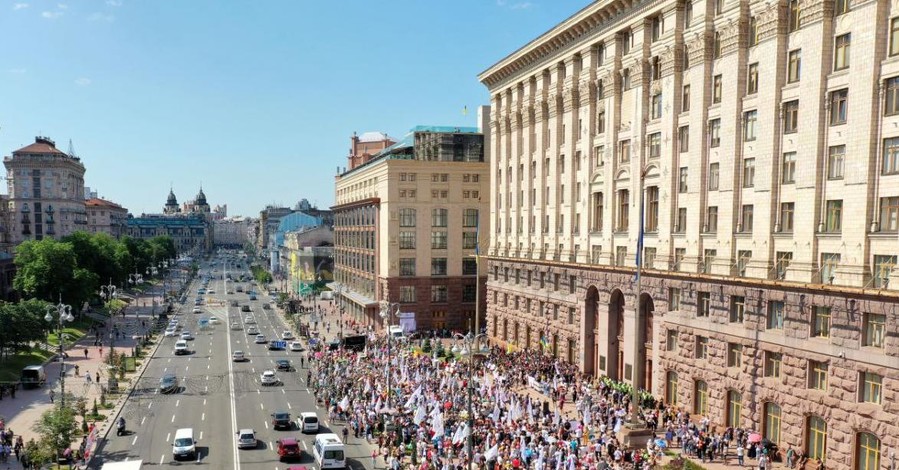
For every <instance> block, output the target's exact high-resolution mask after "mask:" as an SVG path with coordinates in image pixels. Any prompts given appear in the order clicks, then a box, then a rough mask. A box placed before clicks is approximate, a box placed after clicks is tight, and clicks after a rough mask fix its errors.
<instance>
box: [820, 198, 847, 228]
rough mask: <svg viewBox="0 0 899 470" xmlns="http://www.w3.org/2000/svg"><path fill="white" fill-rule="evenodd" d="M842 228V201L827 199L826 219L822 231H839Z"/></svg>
mask: <svg viewBox="0 0 899 470" xmlns="http://www.w3.org/2000/svg"><path fill="white" fill-rule="evenodd" d="M842 228H843V201H841V200H835V201H827V221H826V223H825V224H824V231H825V232H827V233H839V232H840V231H841V230H842Z"/></svg>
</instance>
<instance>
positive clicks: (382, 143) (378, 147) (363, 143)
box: [343, 132, 396, 172]
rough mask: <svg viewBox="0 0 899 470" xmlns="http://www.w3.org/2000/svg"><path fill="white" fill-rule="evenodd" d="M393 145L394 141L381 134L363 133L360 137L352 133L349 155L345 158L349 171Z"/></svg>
mask: <svg viewBox="0 0 899 470" xmlns="http://www.w3.org/2000/svg"><path fill="white" fill-rule="evenodd" d="M395 143H396V139H394V138H393V137H390V136H389V135H387V134H385V133H383V132H364V133H362V135H356V133H355V132H353V136H352V137H350V154H349V155H348V156H347V165H349V169H350V170H352V169H353V168H356V167H357V166H359V165H362V164H365V163H368V162H369V161H371V159H372V158H373V157H374V156H375V155H377V154H378V153H379V152H381V151H382V150H384V149H386V148H387V147H390V146H391V145H393V144H395ZM343 171H344V172H345V171H346V168H344V169H343Z"/></svg>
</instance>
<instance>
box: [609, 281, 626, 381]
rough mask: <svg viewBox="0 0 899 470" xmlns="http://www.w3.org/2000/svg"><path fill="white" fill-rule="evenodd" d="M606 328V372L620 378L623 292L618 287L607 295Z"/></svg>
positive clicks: (622, 359) (622, 365) (621, 369)
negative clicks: (607, 333) (607, 363)
mask: <svg viewBox="0 0 899 470" xmlns="http://www.w3.org/2000/svg"><path fill="white" fill-rule="evenodd" d="M606 328H607V330H608V332H609V336H608V337H609V344H608V358H609V359H608V362H609V366H608V369H607V370H606V372H607V373H608V375H609V378H611V379H612V380H621V379H622V377H624V350H623V349H622V348H621V345H622V343H623V342H624V294H622V293H621V291H620V290H618V289H615V290H613V291H612V295H611V296H610V297H609V316H608V318H607V319H606Z"/></svg>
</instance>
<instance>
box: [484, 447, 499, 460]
mask: <svg viewBox="0 0 899 470" xmlns="http://www.w3.org/2000/svg"><path fill="white" fill-rule="evenodd" d="M497 455H499V445H498V444H493V447H491V448H490V449H488V450H487V452H484V460H486V461H488V462H489V461H491V460H496V456H497Z"/></svg>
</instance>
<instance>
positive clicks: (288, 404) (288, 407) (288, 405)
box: [141, 402, 293, 424]
mask: <svg viewBox="0 0 899 470" xmlns="http://www.w3.org/2000/svg"><path fill="white" fill-rule="evenodd" d="M287 409H288V410H292V409H293V407H291V406H290V402H287ZM141 424H143V423H141Z"/></svg>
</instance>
